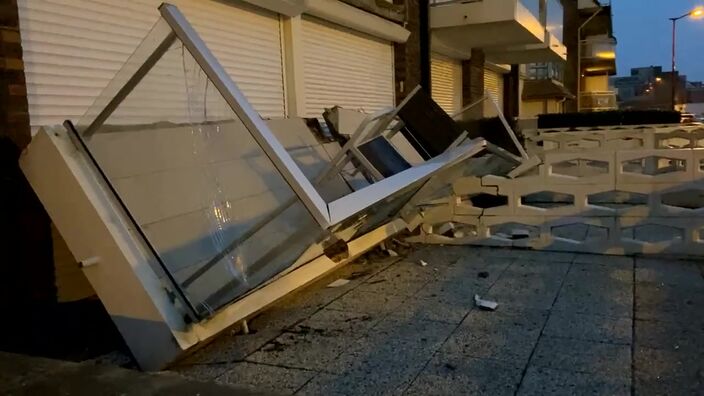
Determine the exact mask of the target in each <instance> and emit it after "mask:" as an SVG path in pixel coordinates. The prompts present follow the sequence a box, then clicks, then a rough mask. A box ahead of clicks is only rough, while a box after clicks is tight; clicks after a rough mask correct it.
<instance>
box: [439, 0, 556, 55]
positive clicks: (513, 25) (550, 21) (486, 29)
mask: <svg viewBox="0 0 704 396" xmlns="http://www.w3.org/2000/svg"><path fill="white" fill-rule="evenodd" d="M562 15H563V12H562V5H561V3H560V1H559V0H463V1H458V0H432V1H431V8H430V28H431V35H432V46H433V50H435V51H437V52H441V53H444V54H446V55H449V56H453V57H456V58H468V57H469V54H470V52H471V50H472V48H481V49H483V50H484V52H485V54H486V59H487V61H489V62H492V63H498V64H522V63H532V62H560V61H564V60H565V59H566V56H567V54H566V53H567V51H566V49H565V46H564V45H563V44H562Z"/></svg>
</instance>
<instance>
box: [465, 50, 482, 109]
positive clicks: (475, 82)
mask: <svg viewBox="0 0 704 396" xmlns="http://www.w3.org/2000/svg"><path fill="white" fill-rule="evenodd" d="M485 60H486V59H485V56H484V51H483V50H481V49H478V48H472V53H471V58H469V59H468V60H463V61H462V107H465V106H468V105H469V104H471V103H474V102H476V101H477V100H479V99H481V98H482V97H483V96H484V63H485ZM483 108H484V106H482V105H478V106H475V107H473V108H471V109H469V110H467V111H466V112H465V113H464V114H463V118H465V119H476V118H479V117H482V116H483V114H482V113H483Z"/></svg>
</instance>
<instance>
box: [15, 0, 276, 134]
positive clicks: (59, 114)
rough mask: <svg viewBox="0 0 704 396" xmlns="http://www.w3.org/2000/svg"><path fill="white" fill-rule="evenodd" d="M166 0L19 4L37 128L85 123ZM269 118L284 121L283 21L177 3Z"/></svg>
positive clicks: (207, 2)
mask: <svg viewBox="0 0 704 396" xmlns="http://www.w3.org/2000/svg"><path fill="white" fill-rule="evenodd" d="M160 3H161V1H160V0H131V1H119V2H117V1H111V0H89V1H88V0H19V1H18V7H19V14H20V27H21V34H22V47H23V49H24V61H25V74H26V77H27V95H28V97H27V99H28V101H29V113H30V123H31V125H32V126H33V130H36V127H38V126H41V125H48V124H57V123H61V122H63V120H64V119H67V118H68V119H73V120H75V119H77V118H78V117H80V116H81V115H83V113H84V112H85V111H86V110H87V108H88V106H90V105H91V104H92V103H93V101H94V99H95V98H96V97H97V96H98V95H99V94H100V92H101V91H102V89H103V88H104V87H105V86H106V85H107V84H108V82H109V81H110V80H111V79H112V77H113V76H114V75H115V73H116V72H117V71H118V70H119V69H120V67H121V66H122V64H123V63H124V62H125V61H126V60H127V58H128V56H129V55H130V54H131V53H132V51H134V49H135V48H136V47H137V45H138V44H139V43H140V42H141V40H142V39H143V38H144V36H145V35H146V34H147V32H148V31H149V29H150V28H151V27H152V25H153V24H154V23H155V22H156V20H157V19H158V18H159V12H158V9H157V7H158V6H159V4H160ZM171 3H174V4H176V5H178V6H179V8H181V11H183V13H184V14H185V15H186V17H187V18H188V19H189V21H190V22H191V23H192V24H193V26H194V27H195V29H196V31H198V33H199V34H200V35H201V36H202V37H203V39H204V41H205V42H206V44H207V45H208V47H210V49H211V50H212V51H213V53H214V54H215V56H217V58H218V59H219V61H220V62H221V63H222V64H223V66H224V67H225V69H226V70H227V71H228V72H229V73H230V74H231V76H232V77H233V79H234V80H235V81H236V82H237V84H238V85H239V86H240V88H241V89H242V90H243V91H244V93H245V94H246V95H247V98H248V99H249V100H250V101H251V102H252V104H253V105H254V107H255V108H256V109H257V111H259V113H260V114H261V115H262V116H264V117H276V116H283V115H284V113H285V109H284V92H283V72H282V56H281V40H280V31H279V30H280V29H279V19H278V15H277V14H275V13H272V12H269V11H265V10H261V9H257V8H255V7H253V6H249V5H246V4H240V3H238V5H237V6H234V5H232V3H227V4H226V3H224V2H219V1H212V0H172V1H171Z"/></svg>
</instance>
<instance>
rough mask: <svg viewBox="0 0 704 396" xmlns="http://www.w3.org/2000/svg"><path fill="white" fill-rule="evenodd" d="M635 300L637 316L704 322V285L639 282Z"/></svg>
mask: <svg viewBox="0 0 704 396" xmlns="http://www.w3.org/2000/svg"><path fill="white" fill-rule="evenodd" d="M635 304H636V305H635V311H636V318H637V319H645V320H655V321H663V322H677V323H679V324H680V325H682V326H698V327H700V326H702V325H703V324H704V315H702V312H704V289H702V290H700V289H692V288H687V287H680V286H673V285H666V284H662V283H658V284H655V283H636V287H635Z"/></svg>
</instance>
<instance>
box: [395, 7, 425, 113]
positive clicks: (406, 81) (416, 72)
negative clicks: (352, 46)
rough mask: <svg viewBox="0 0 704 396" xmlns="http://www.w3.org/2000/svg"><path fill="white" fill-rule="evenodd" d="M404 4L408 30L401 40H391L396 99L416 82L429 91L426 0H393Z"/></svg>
mask: <svg viewBox="0 0 704 396" xmlns="http://www.w3.org/2000/svg"><path fill="white" fill-rule="evenodd" d="M394 4H399V5H401V4H404V5H405V6H406V25H405V28H406V29H408V30H409V31H410V32H411V34H410V36H409V37H408V41H406V42H405V43H402V44H399V43H395V44H394V77H395V80H396V81H395V90H396V103H399V102H400V101H402V100H403V99H404V98H405V97H406V95H408V93H409V92H411V91H412V90H413V88H415V87H416V86H417V85H421V86H423V87H424V88H425V90H426V91H428V92H430V39H429V37H430V31H429V25H428V1H427V0H394Z"/></svg>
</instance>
